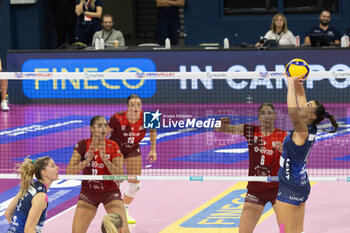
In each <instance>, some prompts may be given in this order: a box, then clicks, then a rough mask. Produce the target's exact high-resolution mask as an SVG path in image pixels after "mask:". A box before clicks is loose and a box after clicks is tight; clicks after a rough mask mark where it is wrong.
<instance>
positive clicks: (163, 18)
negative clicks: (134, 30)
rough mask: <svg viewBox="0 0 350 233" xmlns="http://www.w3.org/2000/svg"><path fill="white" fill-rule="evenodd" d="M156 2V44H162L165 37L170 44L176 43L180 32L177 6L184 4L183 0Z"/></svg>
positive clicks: (157, 0) (160, 0) (161, 0)
mask: <svg viewBox="0 0 350 233" xmlns="http://www.w3.org/2000/svg"><path fill="white" fill-rule="evenodd" d="M156 2H157V7H158V22H157V36H158V44H160V45H164V44H165V39H166V38H169V39H170V43H171V44H172V45H177V44H178V43H179V33H180V17H179V7H181V6H182V7H183V6H184V5H185V0H156Z"/></svg>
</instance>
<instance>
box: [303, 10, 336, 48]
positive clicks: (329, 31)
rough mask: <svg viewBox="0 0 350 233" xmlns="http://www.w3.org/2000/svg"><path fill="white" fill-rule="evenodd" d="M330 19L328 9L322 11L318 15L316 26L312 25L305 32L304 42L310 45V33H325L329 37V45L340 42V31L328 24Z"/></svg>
mask: <svg viewBox="0 0 350 233" xmlns="http://www.w3.org/2000/svg"><path fill="white" fill-rule="evenodd" d="M330 21H331V13H330V12H329V11H326V10H325V11H322V12H321V14H320V16H319V24H318V26H315V27H312V28H311V29H310V30H309V31H308V32H307V34H306V37H305V40H304V44H305V45H311V41H310V37H309V35H310V34H318V35H321V34H325V35H327V37H328V39H329V44H331V45H334V44H335V45H339V44H340V33H339V31H338V30H337V29H335V28H334V27H331V26H329V22H330Z"/></svg>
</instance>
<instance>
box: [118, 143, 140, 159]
mask: <svg viewBox="0 0 350 233" xmlns="http://www.w3.org/2000/svg"><path fill="white" fill-rule="evenodd" d="M121 152H122V154H123V155H124V158H130V157H137V156H141V149H140V145H137V146H134V147H133V148H127V149H126V148H121Z"/></svg>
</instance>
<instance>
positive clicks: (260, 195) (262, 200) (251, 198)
mask: <svg viewBox="0 0 350 233" xmlns="http://www.w3.org/2000/svg"><path fill="white" fill-rule="evenodd" d="M277 193H278V189H271V190H270V191H268V192H266V191H265V192H261V191H259V192H257V191H255V190H249V189H248V191H247V196H246V197H245V202H249V203H253V204H258V205H262V206H265V205H266V203H268V202H271V204H272V205H274V204H275V203H276V198H277Z"/></svg>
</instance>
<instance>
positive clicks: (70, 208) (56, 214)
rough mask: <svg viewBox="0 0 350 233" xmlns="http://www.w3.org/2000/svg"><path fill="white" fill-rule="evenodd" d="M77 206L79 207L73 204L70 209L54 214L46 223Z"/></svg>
mask: <svg viewBox="0 0 350 233" xmlns="http://www.w3.org/2000/svg"><path fill="white" fill-rule="evenodd" d="M75 207H77V205H74V206H71V207H69V208H68V209H66V210H64V211H62V212H61V213H59V214H56V215H55V216H53V217H51V218H49V219H48V220H46V221H45V223H47V222H50V221H51V220H54V219H56V218H58V217H59V216H61V215H63V214H65V213H67V212H68V211H70V210H71V209H73V208H75Z"/></svg>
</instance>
